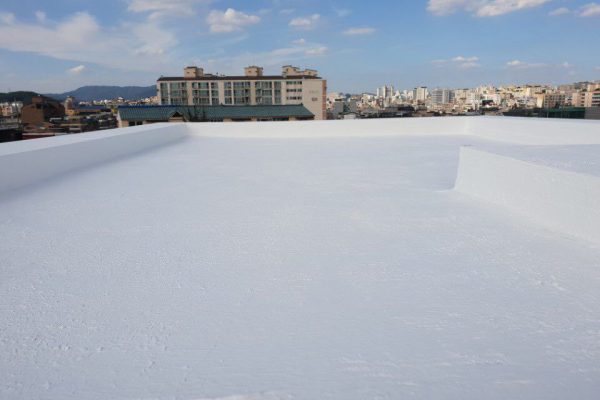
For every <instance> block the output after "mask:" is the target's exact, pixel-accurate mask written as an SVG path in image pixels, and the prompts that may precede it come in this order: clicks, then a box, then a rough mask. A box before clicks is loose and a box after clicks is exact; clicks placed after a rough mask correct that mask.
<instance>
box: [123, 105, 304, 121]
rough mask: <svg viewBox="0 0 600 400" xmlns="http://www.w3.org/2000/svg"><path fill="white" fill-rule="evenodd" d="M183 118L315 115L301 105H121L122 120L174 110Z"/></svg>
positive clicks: (159, 116)
mask: <svg viewBox="0 0 600 400" xmlns="http://www.w3.org/2000/svg"><path fill="white" fill-rule="evenodd" d="M177 113H178V114H179V115H181V116H183V118H184V119H185V120H186V121H206V120H218V119H225V118H232V119H238V118H285V117H297V118H309V117H314V114H313V113H311V112H310V111H308V110H307V109H306V107H304V106H303V105H257V106H120V107H119V115H120V117H121V119H122V120H124V121H168V120H169V119H170V118H171V117H173V116H175V115H176V114H177Z"/></svg>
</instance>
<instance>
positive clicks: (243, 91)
mask: <svg viewBox="0 0 600 400" xmlns="http://www.w3.org/2000/svg"><path fill="white" fill-rule="evenodd" d="M157 90H158V99H159V104H160V105H188V106H195V105H211V106H217V105H225V106H227V105H236V106H241V105H242V106H243V105H303V106H304V107H306V108H307V109H308V110H309V111H310V112H311V113H312V114H314V115H315V119H317V120H321V119H326V118H327V111H326V95H327V81H326V80H324V79H322V78H321V77H319V76H318V72H317V71H315V70H312V69H304V70H301V69H299V68H297V67H294V66H291V65H286V66H284V67H283V69H282V73H281V75H264V73H263V68H261V67H257V66H250V67H246V68H245V69H244V75H243V76H223V75H214V74H208V73H205V72H204V69H203V68H199V67H186V68H185V69H184V74H183V76H182V77H161V78H159V79H158V81H157Z"/></svg>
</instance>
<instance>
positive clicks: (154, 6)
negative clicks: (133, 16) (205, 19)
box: [127, 0, 211, 19]
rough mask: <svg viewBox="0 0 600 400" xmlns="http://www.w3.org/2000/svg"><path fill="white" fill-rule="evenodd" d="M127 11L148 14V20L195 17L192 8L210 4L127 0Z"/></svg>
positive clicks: (183, 0) (191, 0)
mask: <svg viewBox="0 0 600 400" xmlns="http://www.w3.org/2000/svg"><path fill="white" fill-rule="evenodd" d="M128 2H129V6H128V7H127V10H128V11H131V12H134V13H150V19H157V18H162V17H166V16H178V17H181V16H189V15H195V11H194V6H195V5H196V4H200V3H210V2H211V1H209V0H128Z"/></svg>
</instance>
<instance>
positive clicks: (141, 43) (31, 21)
mask: <svg viewBox="0 0 600 400" xmlns="http://www.w3.org/2000/svg"><path fill="white" fill-rule="evenodd" d="M3 3H4V4H3V5H2V6H0V74H1V76H2V79H1V81H0V91H7V90H9V89H12V90H34V91H39V92H57V91H58V92H60V91H67V90H71V89H74V88H77V87H79V86H84V85H94V84H99V85H109V84H110V85H112V84H114V85H149V84H152V82H154V81H155V80H156V78H157V77H159V76H161V75H172V74H174V73H177V71H179V70H180V68H181V65H186V64H190V65H191V64H194V65H199V66H202V67H204V68H205V70H207V71H208V72H212V73H224V74H231V73H234V72H235V71H239V70H240V69H241V68H243V67H244V66H247V65H252V64H258V65H262V66H264V67H265V71H267V72H272V71H277V70H279V69H280V67H281V65H284V64H288V63H295V64H301V65H304V66H306V67H310V68H315V69H318V70H319V72H320V73H321V74H322V75H323V76H325V77H327V79H328V82H329V85H328V86H329V90H330V91H343V92H353V93H360V92H372V91H373V88H374V87H376V86H380V85H382V84H384V83H392V84H394V85H395V86H396V87H399V88H411V87H415V86H420V85H426V86H429V87H449V88H457V87H475V86H478V85H480V84H485V83H491V84H496V85H502V84H509V83H515V84H522V83H527V82H532V83H534V82H535V83H548V84H559V83H567V82H574V81H580V80H595V79H598V78H599V77H600V55H599V54H598V53H597V52H595V51H593V46H594V44H595V43H598V42H600V30H598V29H597V24H598V21H600V3H597V2H590V1H579V0H519V1H515V0H429V1H415V2H380V3H379V4H377V5H373V4H365V3H362V2H358V1H353V0H352V1H345V2H342V1H328V2H318V1H313V0H304V1H294V2H292V1H287V0H259V1H254V2H252V3H251V4H249V3H248V2H243V1H210V0H175V1H171V2H168V3H167V2H161V1H158V0H118V1H111V2H104V3H102V4H100V3H97V2H92V1H87V0H82V1H78V2H73V1H66V0H58V1H56V2H53V3H52V7H50V6H49V4H48V3H42V4H40V3H41V2H39V1H33V0H24V1H18V2H17V1H14V0H8V1H5V2H3Z"/></svg>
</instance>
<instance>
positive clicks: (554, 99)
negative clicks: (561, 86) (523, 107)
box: [536, 92, 567, 108]
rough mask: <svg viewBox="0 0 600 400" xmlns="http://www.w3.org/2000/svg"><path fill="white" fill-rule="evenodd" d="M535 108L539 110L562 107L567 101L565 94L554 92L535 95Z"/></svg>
mask: <svg viewBox="0 0 600 400" xmlns="http://www.w3.org/2000/svg"><path fill="white" fill-rule="evenodd" d="M536 97H537V104H536V105H537V107H540V108H556V107H561V106H564V105H565V103H566V100H567V95H566V94H565V93H560V92H554V93H541V94H538V95H536Z"/></svg>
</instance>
